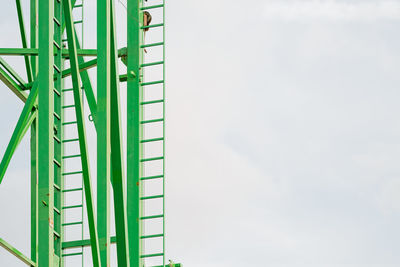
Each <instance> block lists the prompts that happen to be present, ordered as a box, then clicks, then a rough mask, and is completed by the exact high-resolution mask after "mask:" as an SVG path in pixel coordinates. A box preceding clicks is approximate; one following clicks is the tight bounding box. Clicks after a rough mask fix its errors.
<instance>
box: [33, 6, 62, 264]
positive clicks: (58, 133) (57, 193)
mask: <svg viewBox="0 0 400 267" xmlns="http://www.w3.org/2000/svg"><path fill="white" fill-rule="evenodd" d="M61 14H62V6H61V0H54V17H53V22H54V39H53V45H54V51H55V52H56V53H55V56H54V63H53V64H54V65H53V68H54V76H55V79H54V89H53V96H54V143H53V144H54V158H53V163H54V185H53V186H54V222H53V223H54V254H55V258H54V262H55V263H56V266H58V264H59V263H60V258H61V253H62V251H61V246H62V227H61V223H62V222H61V221H62V186H63V185H62V179H61V172H62V165H61V160H62V158H61V154H62V144H61V139H62V126H61V124H62V111H61V101H62V95H61V93H60V92H61V89H62V77H61V71H62V69H63V68H62V55H61V49H62V47H61V36H62V24H61V22H62V15H61ZM39 153H40V151H39Z"/></svg>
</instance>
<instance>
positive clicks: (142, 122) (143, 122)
mask: <svg viewBox="0 0 400 267" xmlns="http://www.w3.org/2000/svg"><path fill="white" fill-rule="evenodd" d="M160 121H164V118H161V119H154V120H147V121H141V122H140V124H147V123H154V122H160Z"/></svg>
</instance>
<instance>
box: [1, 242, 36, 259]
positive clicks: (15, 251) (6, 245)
mask: <svg viewBox="0 0 400 267" xmlns="http://www.w3.org/2000/svg"><path fill="white" fill-rule="evenodd" d="M0 246H2V247H3V248H5V249H6V250H7V251H8V252H10V253H11V254H13V255H14V256H15V257H17V258H18V259H19V260H21V261H22V262H23V263H25V264H26V265H28V266H36V264H35V262H34V261H32V260H31V259H29V258H28V257H27V256H25V255H24V254H23V253H22V252H20V251H19V250H18V249H16V248H14V247H13V246H11V245H10V244H9V243H7V242H6V241H4V240H3V239H2V238H0Z"/></svg>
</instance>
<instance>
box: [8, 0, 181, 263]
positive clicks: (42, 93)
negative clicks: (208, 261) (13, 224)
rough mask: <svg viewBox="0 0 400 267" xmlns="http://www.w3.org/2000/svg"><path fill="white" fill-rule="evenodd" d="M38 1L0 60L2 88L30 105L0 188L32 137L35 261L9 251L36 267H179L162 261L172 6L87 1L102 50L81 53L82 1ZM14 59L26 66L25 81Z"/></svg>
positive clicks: (138, 0) (157, 1) (139, 0)
mask: <svg viewBox="0 0 400 267" xmlns="http://www.w3.org/2000/svg"><path fill="white" fill-rule="evenodd" d="M29 1H30V3H29V5H27V6H26V7H24V6H22V5H21V1H20V0H16V1H15V2H16V9H17V12H16V16H18V21H19V28H20V34H21V40H22V47H21V48H0V80H1V81H2V82H3V83H4V84H5V85H6V86H7V87H8V88H9V89H10V90H11V91H12V92H13V93H14V94H15V95H16V96H17V97H18V98H19V99H20V100H21V101H23V102H24V107H23V110H22V111H21V114H20V116H19V119H18V121H17V123H16V126H15V129H14V130H13V133H12V137H11V140H10V141H9V144H8V146H7V149H6V151H5V153H4V155H3V158H2V159H1V163H0V183H1V181H2V180H3V178H4V179H7V173H6V170H7V167H8V165H9V163H10V161H11V160H12V156H13V154H14V151H15V149H16V148H17V147H18V145H19V143H20V141H21V139H22V138H23V137H24V136H25V135H26V133H27V132H30V155H31V177H30V189H31V238H30V240H31V242H30V244H31V255H30V256H26V255H23V254H22V253H21V252H20V251H18V249H16V248H14V247H13V246H12V245H11V243H12V242H10V243H7V242H6V241H5V240H3V239H1V238H0V245H1V246H2V247H4V248H5V249H6V250H8V251H9V252H11V253H12V254H14V255H15V256H16V257H17V258H18V259H19V260H21V261H22V262H24V263H26V264H27V265H28V266H37V267H48V266H55V267H58V266H61V267H62V266H65V267H68V266H74V267H75V266H84V265H85V263H88V262H89V263H90V265H93V266H95V267H96V266H104V267H106V266H131V267H139V266H140V267H142V266H160V267H163V266H171V267H172V266H175V267H177V266H181V264H175V263H172V262H169V263H166V259H165V202H164V197H165V190H164V185H165V167H164V159H165V145H164V142H165V138H164V134H165V130H164V129H165V121H164V120H165V118H164V113H165V88H164V84H165V82H164V80H165V79H164V76H165V65H164V59H165V49H164V45H165V44H164V38H165V27H164V22H165V21H164V15H165V5H164V0H152V1H149V2H147V0H145V1H143V0H125V3H124V2H121V1H120V0H118V3H116V2H115V1H114V0H96V1H95V0H87V2H92V3H91V4H93V3H97V6H96V10H90V11H91V14H96V17H97V25H96V27H97V31H96V33H95V35H96V36H97V49H85V48H84V45H83V40H84V38H85V39H87V35H86V34H85V33H84V28H85V27H84V23H85V21H86V20H87V19H86V17H84V13H85V12H84V11H83V8H84V7H85V6H86V3H84V2H83V0H29ZM150 2H151V3H150ZM116 4H121V5H122V6H123V7H124V9H125V12H126V19H125V20H124V24H125V26H126V32H125V33H124V34H123V35H126V45H125V46H123V47H118V43H117V34H118V35H119V34H121V33H120V32H119V31H118V30H117V29H118V28H119V27H117V21H118V22H119V20H118V19H117V18H116ZM91 6H92V5H91ZM23 8H29V9H30V20H29V24H30V27H29V31H28V30H27V29H26V28H25V27H26V26H25V23H24V17H23V11H22V9H23ZM149 18H151V21H150V19H149ZM119 23H120V22H119ZM123 28H125V27H123ZM27 33H29V34H30V38H29V39H30V40H29V41H28V36H27ZM9 56H21V57H23V58H24V62H25V69H26V73H24V74H18V73H17V72H16V71H15V70H14V69H13V67H12V66H11V65H10V64H8V63H7V61H6V58H7V57H9ZM91 71H95V73H96V74H93V73H91V74H90V72H91ZM22 77H26V78H22ZM91 79H95V80H96V82H95V83H92V81H91ZM123 91H125V92H123ZM122 101H125V103H122ZM85 106H88V110H86V111H85V109H84V107H85ZM90 127H92V128H93V129H94V132H95V133H96V137H97V138H96V142H92V143H93V144H92V149H90V147H91V141H92V140H91V139H92V138H88V136H90V135H89V134H87V132H88V129H89V128H90ZM28 130H30V131H28ZM125 138H126V140H124V139H125ZM93 151H95V152H94V153H93ZM91 158H94V161H95V162H96V165H97V166H96V168H91V167H90V159H91ZM27 181H28V180H27ZM94 183H95V185H96V187H93V185H92V184H94ZM0 186H1V185H0ZM112 214H114V216H112ZM112 219H113V220H112ZM111 221H112V222H111ZM112 225H115V229H114V228H113V227H112ZM84 229H88V231H86V232H87V233H85V231H84ZM113 230H115V235H114V234H112V235H111V232H113ZM86 248H87V249H86ZM114 252H115V254H116V259H117V263H113V262H111V261H110V256H111V255H112V253H114ZM85 255H86V257H85Z"/></svg>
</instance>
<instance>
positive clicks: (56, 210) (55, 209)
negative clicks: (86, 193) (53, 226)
mask: <svg viewBox="0 0 400 267" xmlns="http://www.w3.org/2000/svg"><path fill="white" fill-rule="evenodd" d="M53 209H54V211H55V212H57V213H58V214H61V212H60V211H59V210H58V209H57V208H56V207H54V208H53Z"/></svg>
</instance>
